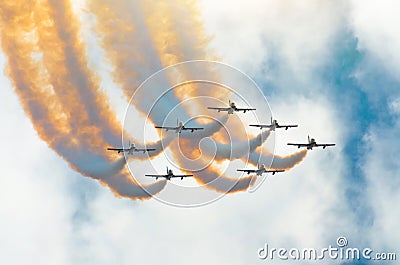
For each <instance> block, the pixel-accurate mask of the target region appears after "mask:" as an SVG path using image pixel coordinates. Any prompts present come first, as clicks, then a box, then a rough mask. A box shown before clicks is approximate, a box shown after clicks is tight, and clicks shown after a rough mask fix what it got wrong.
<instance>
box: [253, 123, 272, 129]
mask: <svg viewBox="0 0 400 265" xmlns="http://www.w3.org/2000/svg"><path fill="white" fill-rule="evenodd" d="M249 126H252V127H259V128H271V127H272V125H267V124H250V125H249Z"/></svg>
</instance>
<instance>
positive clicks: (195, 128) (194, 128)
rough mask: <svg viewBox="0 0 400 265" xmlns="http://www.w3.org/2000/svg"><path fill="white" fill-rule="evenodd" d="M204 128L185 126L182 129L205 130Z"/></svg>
mask: <svg viewBox="0 0 400 265" xmlns="http://www.w3.org/2000/svg"><path fill="white" fill-rule="evenodd" d="M203 129H204V128H198V127H183V128H182V130H186V131H192V132H193V131H197V130H203Z"/></svg>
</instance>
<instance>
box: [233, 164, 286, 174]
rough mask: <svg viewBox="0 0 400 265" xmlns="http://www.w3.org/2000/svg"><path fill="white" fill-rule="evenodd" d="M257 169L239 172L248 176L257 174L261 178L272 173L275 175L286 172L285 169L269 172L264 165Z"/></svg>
mask: <svg viewBox="0 0 400 265" xmlns="http://www.w3.org/2000/svg"><path fill="white" fill-rule="evenodd" d="M257 167H258V168H257V169H238V170H237V171H241V172H246V173H247V174H250V173H256V175H257V176H261V175H262V174H263V173H272V175H275V173H278V172H284V171H285V170H283V169H276V170H269V169H266V168H265V165H264V164H261V165H260V166H257Z"/></svg>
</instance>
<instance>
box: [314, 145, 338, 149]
mask: <svg viewBox="0 0 400 265" xmlns="http://www.w3.org/2000/svg"><path fill="white" fill-rule="evenodd" d="M335 145H336V144H316V145H315V146H321V147H323V148H324V149H325V147H327V146H335Z"/></svg>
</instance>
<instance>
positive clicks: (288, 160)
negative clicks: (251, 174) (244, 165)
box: [249, 149, 307, 170]
mask: <svg viewBox="0 0 400 265" xmlns="http://www.w3.org/2000/svg"><path fill="white" fill-rule="evenodd" d="M306 155H307V150H306V149H304V150H301V151H299V152H296V153H293V154H291V155H288V156H279V155H274V154H271V153H267V154H260V153H259V152H253V153H251V154H250V155H249V162H250V163H252V164H253V165H257V164H262V163H264V164H266V165H269V163H267V162H265V161H268V162H269V161H271V160H272V164H271V166H270V168H271V169H285V170H289V169H291V168H293V167H294V166H295V165H297V164H299V163H300V162H301V161H303V159H304V158H305V157H306Z"/></svg>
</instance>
